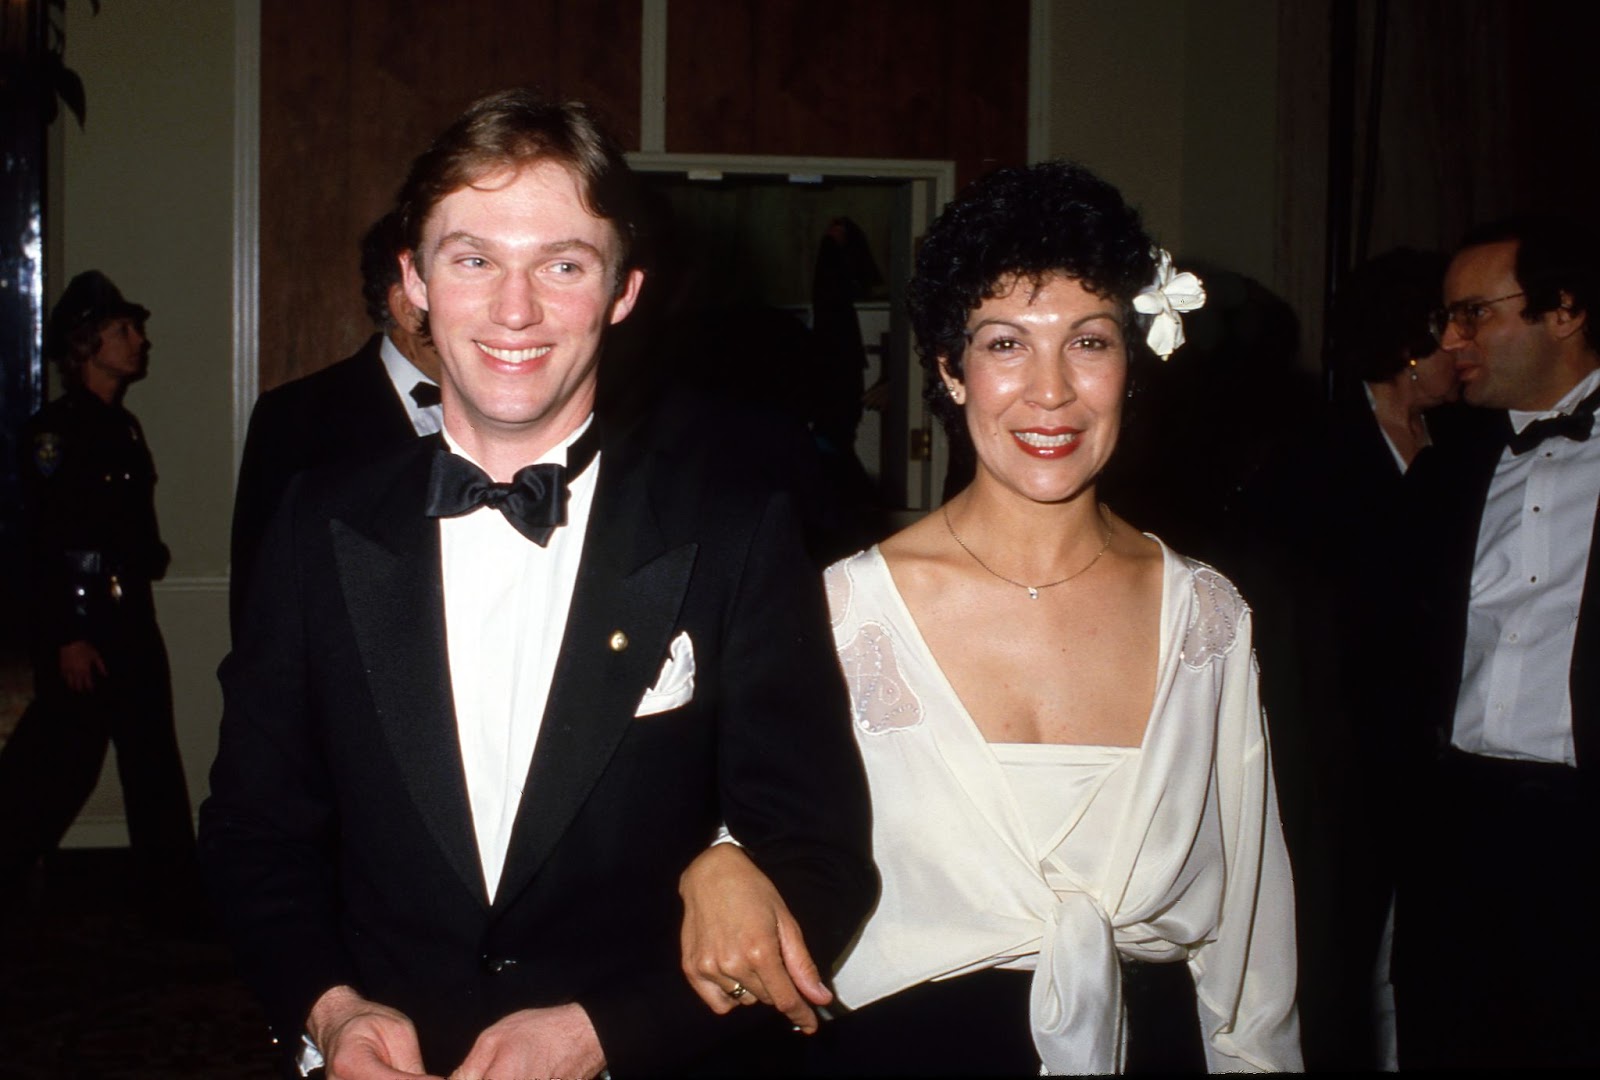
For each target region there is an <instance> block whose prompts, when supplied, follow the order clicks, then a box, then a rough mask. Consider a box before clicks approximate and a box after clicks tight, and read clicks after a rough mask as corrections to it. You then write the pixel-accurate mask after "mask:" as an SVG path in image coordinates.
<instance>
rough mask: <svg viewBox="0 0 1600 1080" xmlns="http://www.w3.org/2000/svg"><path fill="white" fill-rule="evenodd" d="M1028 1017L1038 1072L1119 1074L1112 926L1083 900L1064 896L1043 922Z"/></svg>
mask: <svg viewBox="0 0 1600 1080" xmlns="http://www.w3.org/2000/svg"><path fill="white" fill-rule="evenodd" d="M1029 1011H1030V1012H1031V1013H1032V1017H1031V1020H1032V1021H1033V1043H1034V1048H1035V1049H1036V1050H1038V1051H1039V1058H1040V1061H1041V1063H1042V1064H1043V1065H1044V1068H1043V1070H1042V1071H1043V1072H1045V1073H1049V1074H1052V1075H1059V1074H1068V1075H1077V1076H1083V1075H1103V1074H1106V1073H1118V1072H1121V1071H1122V1061H1123V1057H1122V1054H1123V1046H1124V1032H1123V1030H1122V1024H1123V1014H1122V969H1121V967H1120V965H1119V963H1118V955H1117V946H1116V943H1115V941H1114V940H1113V936H1112V930H1111V923H1110V921H1109V920H1108V919H1107V918H1106V913H1105V912H1104V911H1102V910H1101V909H1100V905H1098V904H1096V903H1095V901H1094V898H1093V897H1091V896H1089V895H1088V894H1087V893H1081V892H1080V893H1067V894H1066V895H1065V896H1063V897H1061V899H1060V901H1059V902H1058V903H1057V904H1056V906H1055V909H1054V910H1053V911H1052V912H1051V913H1050V915H1049V916H1048V917H1047V918H1046V919H1045V924H1044V940H1043V941H1041V942H1040V944H1039V966H1038V968H1037V969H1036V970H1035V971H1034V973H1033V990H1032V993H1031V995H1030V1008H1029Z"/></svg>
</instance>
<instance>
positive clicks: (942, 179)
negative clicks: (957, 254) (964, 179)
mask: <svg viewBox="0 0 1600 1080" xmlns="http://www.w3.org/2000/svg"><path fill="white" fill-rule="evenodd" d="M628 164H629V165H631V166H633V168H634V169H635V170H637V171H639V172H684V173H691V174H699V175H701V176H703V177H704V178H706V179H714V178H715V177H716V176H718V175H719V174H721V173H734V174H738V173H744V174H751V173H754V174H757V175H768V176H776V175H780V174H784V173H788V174H791V175H794V176H860V177H886V178H890V179H896V180H926V181H928V182H930V183H932V184H933V190H934V200H935V206H934V211H935V213H937V212H938V211H939V210H940V209H942V208H943V207H944V205H945V203H947V202H949V201H950V200H951V199H952V198H954V197H955V193H956V165H955V162H953V161H936V160H932V159H919V158H828V157H791V156H788V155H781V154H666V153H647V152H642V151H641V152H639V153H631V154H629V155H628Z"/></svg>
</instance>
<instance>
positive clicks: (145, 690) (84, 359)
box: [0, 270, 194, 914]
mask: <svg viewBox="0 0 1600 1080" xmlns="http://www.w3.org/2000/svg"><path fill="white" fill-rule="evenodd" d="M149 316H150V312H149V311H148V310H146V309H145V308H144V307H141V306H140V305H138V304H133V303H129V302H128V301H127V300H124V299H123V297H122V293H121V292H120V291H118V289H117V287H116V286H115V285H114V284H112V282H111V279H110V278H108V277H106V276H105V275H104V274H102V273H100V272H99V271H97V270H90V271H86V272H84V273H82V274H79V275H78V276H77V277H75V278H73V279H72V281H71V283H70V284H68V286H67V289H66V292H65V293H63V294H62V297H61V299H60V301H59V302H58V303H57V304H56V306H55V308H54V310H52V311H51V313H50V320H49V323H48V324H47V326H46V328H45V353H46V356H47V357H49V358H50V359H51V360H53V361H54V362H55V363H56V364H57V365H58V366H59V367H60V369H61V373H62V379H63V382H64V383H65V386H66V392H65V393H64V394H63V395H62V396H61V397H60V398H58V399H56V400H55V401H52V402H51V403H50V404H48V405H46V406H45V407H44V408H43V409H41V410H39V412H38V413H36V414H35V415H34V416H33V418H32V419H31V420H30V421H29V422H28V425H27V427H26V429H25V431H24V436H23V440H22V453H23V461H22V465H21V472H22V479H23V499H24V517H25V521H26V525H27V531H28V536H29V551H30V562H31V566H30V568H29V570H30V572H29V583H30V587H31V589H32V593H33V605H32V612H31V615H32V620H33V621H32V631H33V634H32V643H33V666H34V694H35V696H34V701H33V703H32V704H31V705H30V706H29V708H28V710H27V712H26V713H25V714H24V715H23V717H22V719H21V720H20V721H19V723H18V725H17V729H16V731H15V732H14V733H13V735H12V736H11V738H10V740H9V741H8V742H7V743H6V746H5V750H4V753H3V754H0V887H6V886H15V885H17V884H18V883H19V882H20V880H21V878H22V877H23V875H24V874H25V873H26V871H27V869H28V868H29V867H30V866H31V865H32V864H33V863H34V862H36V861H37V860H38V859H39V857H40V856H42V855H45V854H47V853H49V852H50V851H53V850H54V849H55V847H56V845H57V844H58V843H59V842H60V840H61V837H62V836H63V835H64V834H65V832H66V830H67V828H68V826H70V825H71V824H72V821H73V819H74V818H76V817H77V815H78V812H79V810H81V809H82V808H83V804H84V801H85V800H86V799H88V797H89V795H90V793H91V792H92V791H93V790H94V787H95V784H96V782H97V781H98V779H99V775H100V767H101V765H102V763H103V762H104V760H105V754H106V746H107V743H108V742H115V743H116V747H117V770H118V773H119V775H120V777H121V780H122V791H123V799H124V804H125V808H126V813H127V823H128V834H129V837H130V840H131V842H132V846H133V851H134V858H135V862H136V865H137V866H138V868H139V871H140V878H141V881H142V884H143V885H144V886H145V889H144V890H143V898H144V899H145V900H146V901H147V902H150V903H154V904H157V905H162V904H165V903H166V902H167V900H166V898H168V897H175V898H178V899H177V900H174V903H179V902H182V901H183V900H186V898H187V896H188V895H189V890H190V889H191V888H192V886H193V881H194V878H193V871H192V867H193V859H194V832H193V823H192V818H191V815H190V810H189V795H188V787H187V784H186V782H185V780H184V774H183V766H182V763H181V761H180V760H179V756H178V743H177V737H176V733H175V731H174V729H173V719H172V685H171V679H170V676H169V672H168V667H167V653H166V647H165V645H163V643H162V640H161V631H160V629H159V628H158V627H157V626H156V617H155V605H154V602H153V599H152V596H151V588H150V583H151V582H152V581H154V580H156V579H158V578H160V577H161V576H162V575H163V574H164V573H165V572H166V569H167V562H168V553H167V548H166V545H165V544H163V543H162V542H161V536H160V534H159V532H158V531H157V529H156V515H155V482H156V473H155V464H154V462H153V461H152V460H151V457H150V450H149V448H148V447H147V446H146V445H145V441H144V432H143V431H142V430H141V429H140V427H139V421H138V420H136V419H134V417H133V414H132V413H130V412H128V411H127V410H126V409H124V408H123V407H122V396H123V393H124V391H126V389H127V387H128V384H129V383H131V382H133V381H135V380H137V379H139V378H142V377H143V375H144V373H145V369H146V365H147V363H148V359H149V353H150V344H149V341H148V340H147V339H146V338H145V336H144V325H145V320H146V319H147V318H149ZM170 913H173V914H175V912H170Z"/></svg>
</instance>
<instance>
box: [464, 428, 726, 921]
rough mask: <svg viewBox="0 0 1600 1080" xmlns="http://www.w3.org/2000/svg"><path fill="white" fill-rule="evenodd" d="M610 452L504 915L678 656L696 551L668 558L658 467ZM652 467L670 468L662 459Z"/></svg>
mask: <svg viewBox="0 0 1600 1080" xmlns="http://www.w3.org/2000/svg"><path fill="white" fill-rule="evenodd" d="M606 447H607V448H606V450H605V451H604V452H603V453H602V456H601V459H600V463H599V465H600V475H599V479H598V487H597V489H596V492H595V500H594V506H593V508H592V510H591V513H590V515H589V527H588V532H587V534H586V535H585V537H584V543H583V557H582V560H581V561H580V563H579V566H578V580H577V583H576V585H575V587H574V589H573V594H572V608H571V610H570V612H569V613H568V615H567V627H566V632H565V634H564V636H563V638H562V642H561V655H560V656H559V657H558V658H557V660H556V670H555V677H554V679H553V681H552V684H551V687H550V698H549V701H548V703H547V705H546V707H545V712H544V721H543V723H542V725H541V726H540V729H539V742H538V745H537V746H536V747H535V748H534V753H533V762H532V764H531V766H530V767H529V770H528V782H527V784H526V785H525V786H524V788H523V791H524V795H523V799H522V803H521V805H520V806H519V807H518V809H517V820H516V823H515V825H514V826H513V828H512V833H511V847H510V850H509V851H508V852H507V853H506V865H505V870H504V872H503V874H502V875H501V879H500V887H499V889H498V891H497V892H496V894H495V908H496V909H497V910H498V909H502V908H504V907H505V906H506V905H508V904H509V903H511V902H512V901H513V900H514V899H515V898H516V897H517V895H518V894H519V893H520V892H522V890H523V889H525V888H526V887H527V885H528V883H529V882H530V881H531V880H532V879H533V877H534V875H535V874H537V873H538V871H539V868H540V867H541V866H542V865H544V862H545V860H546V859H547V858H549V856H550V852H551V851H552V850H553V849H554V848H555V846H556V844H557V842H558V841H559V840H560V839H561V836H562V834H563V833H565V832H566V830H567V828H568V827H569V826H570V825H571V824H572V821H573V819H574V818H575V817H576V816H577V813H578V810H579V808H580V807H581V806H582V805H583V802H584V800H585V799H586V798H588V796H589V792H590V791H591V790H592V789H593V788H594V785H595V783H596V782H597V781H598V780H599V779H600V776H601V774H602V773H603V772H604V771H605V768H606V765H607V763H608V762H609V761H610V760H611V755H612V754H613V753H614V752H615V751H616V748H617V745H618V744H619V743H620V742H621V741H622V737H623V735H624V734H626V732H627V730H628V725H630V724H632V723H633V722H634V715H633V714H634V710H635V709H636V708H637V707H638V705H639V699H640V698H641V697H642V696H643V695H644V691H645V690H646V688H648V687H649V686H651V685H652V684H653V683H654V682H655V680H656V676H657V674H658V673H659V671H660V669H661V664H662V662H663V660H664V659H665V657H666V656H667V650H668V646H669V645H670V644H671V640H672V636H673V633H674V631H675V630H676V629H677V626H678V614H679V611H680V610H681V609H682V606H683V598H684V594H685V592H686V590H687V589H688V585H689V575H690V573H691V571H692V570H693V569H694V561H695V555H696V553H697V551H698V547H697V545H695V544H692V543H690V544H683V545H680V546H678V547H675V548H672V549H671V550H663V540H662V537H661V532H660V528H659V525H658V517H657V515H656V513H655V509H654V507H653V506H652V501H651V497H652V492H651V490H650V484H649V473H650V472H651V470H650V469H649V468H647V467H644V466H642V465H641V466H640V467H638V468H633V469H629V468H627V466H626V465H623V464H622V463H621V462H620V460H619V459H620V458H621V457H622V455H621V454H620V453H615V452H614V451H613V444H612V443H609V442H608V443H607V444H606ZM653 460H654V461H655V462H656V464H657V467H658V469H659V459H653ZM662 474H663V475H664V474H665V470H663V471H662ZM618 631H621V633H622V634H624V635H626V639H627V644H626V647H625V648H621V649H617V648H614V647H613V639H614V635H615V634H616V633H617V632H618ZM624 826H625V823H622V822H619V823H618V827H619V828H621V827H624Z"/></svg>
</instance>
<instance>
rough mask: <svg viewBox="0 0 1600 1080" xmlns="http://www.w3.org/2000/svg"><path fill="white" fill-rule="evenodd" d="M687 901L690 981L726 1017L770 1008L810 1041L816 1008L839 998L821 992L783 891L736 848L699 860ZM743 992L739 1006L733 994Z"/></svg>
mask: <svg viewBox="0 0 1600 1080" xmlns="http://www.w3.org/2000/svg"><path fill="white" fill-rule="evenodd" d="M678 894H679V895H680V896H682V897H683V935H682V943H683V973H684V975H685V976H687V977H688V979H689V985H690V986H691V987H693V988H694V992H695V993H697V994H699V995H700V1000H701V1001H704V1002H705V1003H706V1004H707V1005H709V1006H711V1011H712V1012H715V1013H716V1014H717V1015H719V1016H721V1015H724V1014H726V1013H729V1012H731V1011H732V1010H733V1007H734V1006H735V1005H754V1004H755V1003H756V1002H757V1001H761V1002H765V1003H766V1004H768V1005H771V1006H772V1007H773V1008H775V1009H777V1010H778V1011H779V1012H781V1013H783V1015H784V1016H787V1017H788V1018H789V1020H790V1022H791V1023H793V1024H794V1025H795V1027H797V1028H799V1029H800V1030H801V1031H803V1032H805V1033H806V1034H807V1035H810V1034H811V1033H813V1032H814V1031H816V1030H817V1014H816V1013H815V1012H814V1011H812V1008H811V1006H812V1005H826V1004H828V1002H830V1001H832V1000H833V994H832V993H831V992H830V991H829V990H828V988H827V987H826V986H824V985H823V984H822V976H821V975H820V974H819V973H818V971H817V965H816V963H815V962H814V961H813V960H812V959H811V953H810V952H808V951H807V950H806V943H805V937H804V935H802V934H801V932H800V924H799V923H797V922H795V920H794V916H793V915H791V914H789V908H788V906H787V905H786V904H784V902H783V897H781V896H779V895H778V890H777V889H776V888H774V887H773V885H772V882H771V881H770V880H768V879H767V875H765V874H763V873H762V872H761V871H760V870H758V869H757V868H756V865H755V863H753V862H751V861H750V859H749V857H748V856H747V855H745V853H744V852H743V851H741V850H739V848H738V846H737V845H735V844H717V845H715V846H714V847H711V848H708V849H707V850H705V851H703V852H701V853H700V855H699V857H698V858H696V859H695V861H694V862H692V863H690V864H689V869H687V870H685V871H684V872H683V876H682V877H681V878H679V879H678ZM741 986H742V987H744V989H745V990H746V991H747V992H746V993H743V994H740V995H739V996H738V997H737V998H735V997H734V996H733V992H734V991H735V990H737V988H738V987H741Z"/></svg>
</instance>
